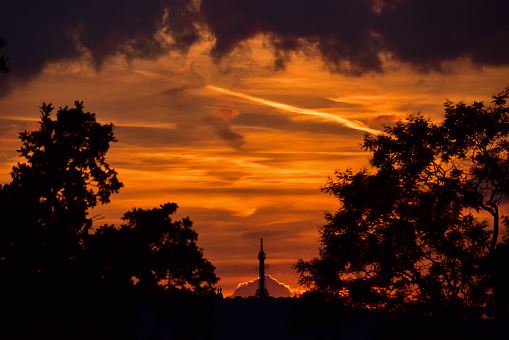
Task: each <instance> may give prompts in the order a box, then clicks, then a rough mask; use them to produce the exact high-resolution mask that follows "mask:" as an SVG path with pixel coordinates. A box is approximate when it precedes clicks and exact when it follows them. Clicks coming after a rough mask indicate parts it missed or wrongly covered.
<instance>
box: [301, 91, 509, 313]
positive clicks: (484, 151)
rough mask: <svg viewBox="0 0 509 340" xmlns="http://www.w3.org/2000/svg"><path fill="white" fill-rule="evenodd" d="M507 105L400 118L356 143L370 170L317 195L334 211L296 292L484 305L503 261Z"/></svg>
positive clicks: (388, 303) (508, 190)
mask: <svg viewBox="0 0 509 340" xmlns="http://www.w3.org/2000/svg"><path fill="white" fill-rule="evenodd" d="M508 97H509V88H508V89H506V90H505V91H503V92H501V93H499V94H497V95H495V96H493V101H492V104H491V105H490V106H485V104H484V103H482V102H474V103H473V104H472V105H466V104H464V103H462V102H460V103H458V104H453V103H452V102H449V101H448V102H446V103H445V118H444V120H443V121H442V122H439V123H433V122H431V121H430V120H429V119H426V118H424V117H423V116H422V115H417V116H408V117H407V118H406V120H404V121H399V122H397V123H396V124H395V125H394V126H393V127H390V126H387V127H386V128H385V133H383V134H379V135H377V136H369V135H366V136H365V139H364V143H363V149H365V150H367V151H368V152H370V160H369V163H370V169H362V170H361V171H359V172H357V173H354V172H353V171H352V170H350V169H348V170H346V171H344V172H341V171H336V173H335V176H334V177H333V178H329V179H328V181H327V183H326V185H325V186H324V187H323V191H324V192H326V193H329V194H331V195H334V196H335V197H337V199H338V201H339V203H340V205H339V209H338V211H336V212H335V213H327V214H326V215H325V219H326V224H325V225H324V226H323V227H322V228H321V230H320V236H321V246H320V256H319V258H315V259H312V260H311V261H303V260H299V262H298V263H297V264H296V266H295V267H296V269H297V271H298V272H299V273H300V275H301V276H300V282H301V283H303V284H306V285H308V286H310V287H312V288H313V289H315V290H318V291H321V292H324V293H326V294H330V295H332V296H341V297H342V298H345V299H347V300H348V301H350V302H351V303H354V304H360V305H372V306H378V307H386V308H393V307H398V306H400V307H401V306H408V305H409V304H410V303H425V304H427V305H430V306H434V307H439V306H442V307H444V306H445V307H455V308H456V307H461V306H486V305H489V304H490V303H491V302H493V298H494V295H493V292H494V290H493V287H494V285H496V282H498V281H497V280H500V275H497V274H496V273H497V271H496V270H494V268H497V266H499V264H500V263H501V262H503V261H505V260H504V259H503V258H504V256H505V255H502V252H501V251H499V248H500V249H502V248H504V247H505V245H504V246H502V245H501V244H502V243H503V244H505V243H506V240H501V237H500V235H499V234H500V228H501V224H503V225H504V226H506V225H507V217H506V216H503V215H501V212H500V205H501V204H502V203H503V202H505V201H507V198H508V196H509V176H508V175H509V157H508V156H509V155H508V152H509V108H508V107H507V105H506V100H507V98H508ZM488 217H489V218H488Z"/></svg>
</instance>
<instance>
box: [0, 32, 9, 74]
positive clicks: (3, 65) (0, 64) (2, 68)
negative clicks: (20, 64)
mask: <svg viewBox="0 0 509 340" xmlns="http://www.w3.org/2000/svg"><path fill="white" fill-rule="evenodd" d="M4 46H7V43H6V42H5V40H4V39H3V38H1V37H0V49H2V47H4ZM7 60H9V58H7V57H6V56H4V55H0V72H3V73H7V72H9V67H8V66H7Z"/></svg>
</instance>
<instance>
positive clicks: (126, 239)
mask: <svg viewBox="0 0 509 340" xmlns="http://www.w3.org/2000/svg"><path fill="white" fill-rule="evenodd" d="M53 110H54V109H53V107H52V106H51V104H49V105H46V104H43V105H42V107H41V120H40V128H39V129H38V130H36V131H24V132H22V133H20V135H19V136H20V138H21V142H22V146H21V149H20V150H18V151H19V153H20V156H22V157H24V159H25V162H23V163H18V164H17V165H15V166H14V167H13V170H12V173H11V177H12V181H11V182H10V183H8V184H5V185H2V186H0V209H1V210H2V213H1V215H2V220H3V222H2V224H1V228H0V289H1V290H2V291H3V292H8V291H19V290H20V289H22V290H27V291H28V290H30V289H31V288H30V287H31V286H37V287H38V289H39V288H41V287H45V288H47V289H48V290H51V291H54V290H59V289H62V290H69V289H71V287H75V288H76V289H77V290H80V289H81V290H87V289H90V287H96V288H97V287H101V289H106V290H108V289H109V290H122V289H130V288H131V287H132V286H136V289H137V290H143V291H145V292H147V294H149V293H150V292H158V291H172V290H177V291H186V292H192V293H213V292H214V285H215V283H216V282H217V281H218V278H217V277H216V275H215V274H214V269H215V268H214V267H213V266H212V264H211V263H210V262H209V261H207V260H206V259H205V258H204V257H203V253H202V250H201V249H200V248H199V247H198V246H197V244H196V241H197V238H198V235H197V233H196V232H195V231H194V230H193V228H192V222H191V221H190V220H189V218H184V219H182V220H178V221H174V220H172V218H171V216H172V214H174V213H175V211H176V210H177V205H176V204H175V203H165V204H162V205H161V206H160V207H157V208H153V209H137V208H134V209H132V210H130V211H128V212H126V213H125V214H124V217H123V220H124V224H122V225H120V226H113V225H103V226H101V227H99V228H96V229H94V228H92V218H91V217H90V216H89V209H90V208H93V207H95V206H96V205H98V204H106V203H108V202H109V201H110V198H111V196H112V195H113V194H115V193H117V192H118V191H119V190H120V189H121V187H122V186H123V184H122V183H121V182H120V181H119V180H118V178H117V172H116V171H115V170H114V169H112V168H111V167H110V166H109V165H108V163H107V162H106V153H107V152H108V149H109V147H110V144H111V143H113V142H115V141H116V139H115V137H114V135H113V128H114V127H113V125H112V124H106V125H103V124H100V123H98V122H97V121H96V117H95V114H93V113H90V112H84V110H83V103H82V102H75V107H72V108H68V107H65V108H61V109H59V110H58V112H57V114H56V118H55V119H53V118H52V116H51V113H52V111H53ZM20 287H23V288H20Z"/></svg>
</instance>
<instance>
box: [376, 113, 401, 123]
mask: <svg viewBox="0 0 509 340" xmlns="http://www.w3.org/2000/svg"><path fill="white" fill-rule="evenodd" d="M398 119H400V116H399V115H397V114H385V115H378V116H376V117H373V118H371V119H370V120H369V125H380V124H383V123H392V122H395V121H397V120H398Z"/></svg>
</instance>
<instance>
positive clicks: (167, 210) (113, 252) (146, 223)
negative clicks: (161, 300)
mask: <svg viewBox="0 0 509 340" xmlns="http://www.w3.org/2000/svg"><path fill="white" fill-rule="evenodd" d="M176 210H177V205H176V204H175V203H166V204H163V205H161V206H160V207H159V208H153V209H148V210H146V209H136V208H134V209H132V210H130V211H128V212H126V213H125V214H124V217H123V220H124V221H126V224H124V225H122V226H121V228H120V229H115V228H114V227H113V226H103V227H101V228H100V229H99V230H98V231H97V233H96V234H95V235H94V238H93V239H92V242H91V243H90V246H89V248H88V249H87V252H88V255H89V256H93V257H94V260H95V261H96V262H97V263H98V265H97V266H96V268H97V269H99V271H100V272H99V275H100V277H101V278H104V279H106V280H114V281H116V282H118V283H123V284H126V283H130V282H131V281H132V282H134V283H135V284H137V285H140V286H144V287H155V286H159V287H162V288H163V289H165V290H183V291H191V292H194V293H212V292H213V291H214V287H213V286H214V285H215V284H216V283H217V281H218V278H217V277H216V276H215V274H214V269H215V268H214V266H213V265H212V264H211V263H210V262H209V261H207V260H206V259H205V258H204V257H203V251H202V249H201V248H199V247H198V246H197V245H196V241H197V239H198V234H197V233H196V231H194V230H193V229H192V222H191V220H190V219H189V218H188V217H187V218H184V219H182V220H181V221H173V220H172V219H171V215H172V214H174V213H175V211H176Z"/></svg>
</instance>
